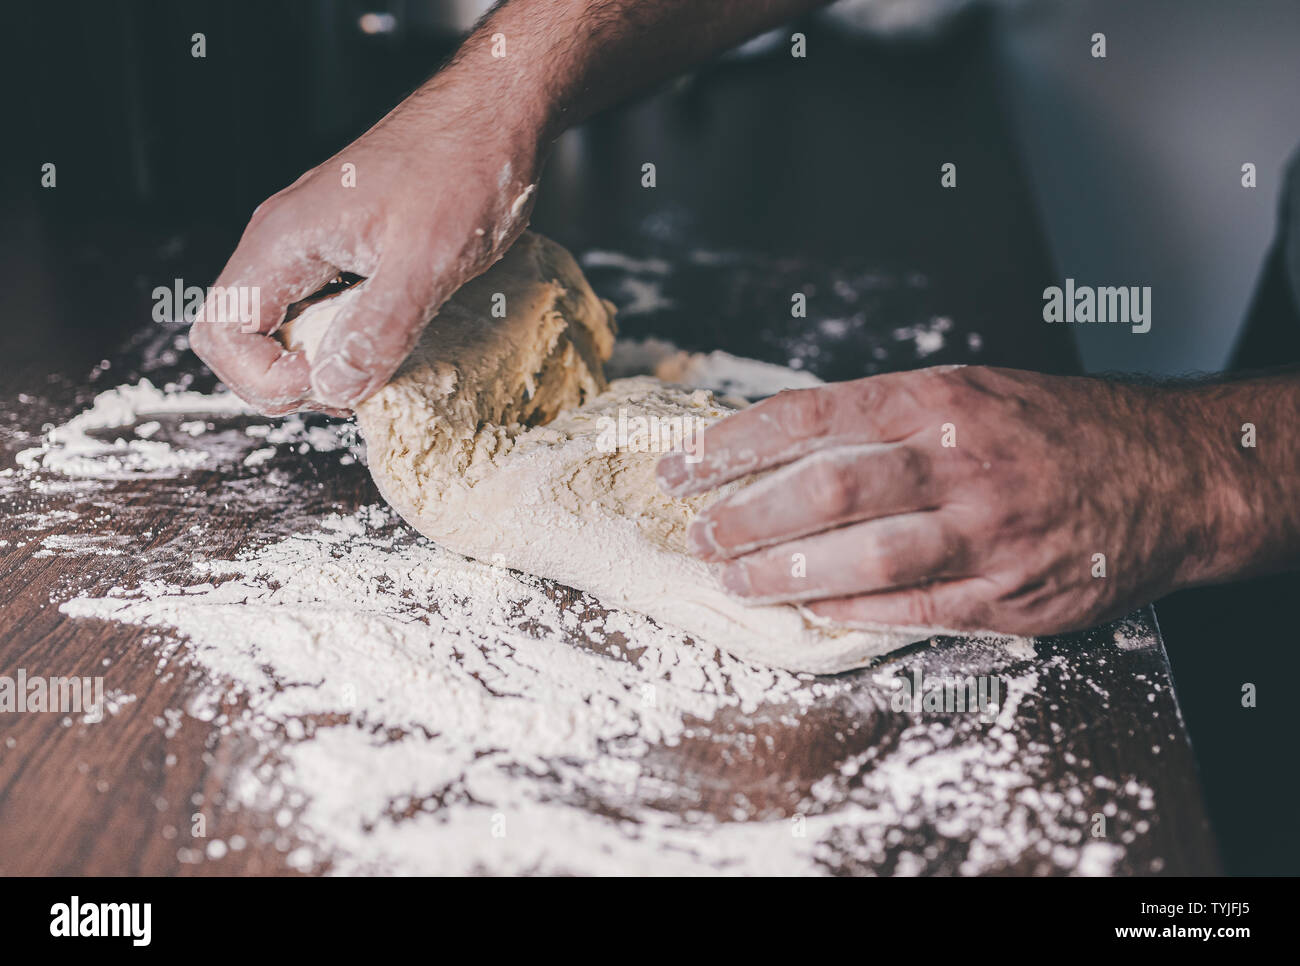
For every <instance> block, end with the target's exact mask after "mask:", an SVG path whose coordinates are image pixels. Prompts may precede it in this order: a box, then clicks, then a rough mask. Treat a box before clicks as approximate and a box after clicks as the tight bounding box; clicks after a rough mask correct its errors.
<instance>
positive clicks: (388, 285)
mask: <svg viewBox="0 0 1300 966" xmlns="http://www.w3.org/2000/svg"><path fill="white" fill-rule="evenodd" d="M449 288H450V286H449V284H448V282H447V281H446V280H445V278H444V276H443V275H442V273H439V272H437V271H435V270H434V268H433V267H432V261H431V259H430V257H429V256H428V255H427V254H421V253H413V254H410V255H399V256H392V257H386V258H384V259H382V260H381V261H380V264H379V268H378V270H377V271H376V272H375V274H374V275H373V276H371V278H369V279H368V280H367V281H366V282H365V284H364V286H363V287H362V288H361V289H360V290H359V291H358V292H357V297H356V298H355V299H354V300H352V302H351V303H350V304H349V305H347V306H346V307H344V308H343V309H341V310H340V311H339V314H338V317H337V318H335V319H334V321H333V322H332V323H331V324H330V327H329V331H328V332H327V333H326V334H325V336H324V338H322V339H321V342H320V347H319V348H318V349H317V351H316V354H315V357H314V358H315V363H314V364H313V366H312V372H311V382H312V389H313V392H314V395H315V398H316V399H318V400H320V401H321V402H323V403H325V404H327V405H329V406H333V407H336V408H342V409H352V408H353V407H355V406H356V405H357V404H358V403H359V402H361V401H362V400H363V399H365V398H367V397H368V396H370V395H371V394H372V393H374V392H376V391H378V390H379V389H380V388H382V387H383V385H384V384H385V383H386V382H388V380H389V378H390V377H391V376H392V375H393V373H394V372H396V371H397V367H398V366H400V365H401V364H402V361H403V360H404V359H405V358H406V357H407V355H409V354H410V352H411V350H412V349H413V348H414V347H415V343H416V341H417V340H418V339H419V338H420V333H421V332H422V331H424V327H425V325H426V324H427V323H428V321H429V319H430V318H431V317H432V316H433V314H434V312H436V311H437V309H438V307H439V306H440V305H441V304H442V302H443V300H444V299H445V298H446V296H447V295H448V294H450V292H449Z"/></svg>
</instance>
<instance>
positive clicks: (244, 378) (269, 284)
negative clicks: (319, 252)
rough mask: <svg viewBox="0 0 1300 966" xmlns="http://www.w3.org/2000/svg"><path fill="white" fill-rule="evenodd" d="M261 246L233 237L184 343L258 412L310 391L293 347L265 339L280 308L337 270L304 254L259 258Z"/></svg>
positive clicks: (301, 397)
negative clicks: (227, 258) (232, 247)
mask: <svg viewBox="0 0 1300 966" xmlns="http://www.w3.org/2000/svg"><path fill="white" fill-rule="evenodd" d="M264 248H265V246H263V245H260V244H246V243H245V242H244V241H241V242H240V247H239V249H237V250H236V252H235V254H234V255H233V256H232V257H231V260H230V263H229V264H227V266H226V268H225V270H224V271H223V272H222V273H221V277H220V278H218V279H217V282H216V284H215V285H214V286H213V287H212V290H211V291H210V293H209V295H208V299H207V300H206V301H205V302H204V305H203V310H202V312H201V314H200V316H199V318H198V319H197V320H196V321H195V323H194V325H193V327H192V328H191V329H190V346H191V348H193V349H194V351H195V353H197V354H198V356H199V358H201V359H202V360H203V361H204V362H206V363H207V364H208V366H209V368H211V369H212V371H213V372H215V373H216V374H217V376H218V377H219V378H220V379H221V381H222V382H224V383H225V384H226V385H228V386H229V387H230V388H231V389H232V390H234V392H236V393H237V394H238V395H239V396H241V397H243V398H244V399H247V400H248V401H249V402H251V403H253V404H254V405H255V406H258V407H259V408H262V409H284V407H286V406H288V407H293V406H296V405H297V404H299V403H301V402H302V401H303V400H304V399H305V398H306V397H307V395H308V393H309V392H310V389H311V377H310V368H309V366H308V364H307V360H306V358H305V357H304V356H303V355H302V353H300V352H287V351H286V350H285V348H284V346H282V345H281V344H280V343H279V342H277V341H276V340H274V339H272V338H270V335H269V333H271V332H274V331H275V330H276V329H277V328H278V327H279V326H280V324H281V323H282V322H283V321H284V316H285V312H286V311H287V309H288V307H289V306H290V305H291V304H292V303H294V302H296V301H298V300H299V299H302V298H305V297H306V296H308V295H310V294H312V293H313V292H315V291H316V290H317V289H318V288H320V287H321V286H322V285H324V284H325V283H326V282H328V281H329V280H330V278H332V277H333V276H334V275H335V274H336V272H337V270H336V269H335V268H334V266H332V265H330V264H328V263H327V262H325V261H323V260H322V259H320V258H318V257H316V256H314V255H312V254H310V253H309V252H306V251H295V252H292V253H290V254H288V255H284V254H280V255H279V256H278V260H275V259H273V258H269V257H267V258H263V255H262V253H263V251H264Z"/></svg>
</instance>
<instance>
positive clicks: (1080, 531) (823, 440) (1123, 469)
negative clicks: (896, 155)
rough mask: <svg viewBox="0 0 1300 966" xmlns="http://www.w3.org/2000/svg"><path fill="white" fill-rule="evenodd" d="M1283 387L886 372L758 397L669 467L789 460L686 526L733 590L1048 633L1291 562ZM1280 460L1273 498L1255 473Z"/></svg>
mask: <svg viewBox="0 0 1300 966" xmlns="http://www.w3.org/2000/svg"><path fill="white" fill-rule="evenodd" d="M1279 382H1280V384H1279V386H1278V389H1277V391H1270V389H1269V388H1268V386H1267V381H1265V380H1261V382H1260V383H1256V384H1253V383H1249V382H1243V383H1238V384H1228V385H1226V386H1212V387H1193V388H1184V389H1177V390H1172V389H1161V388H1159V387H1147V386H1136V385H1129V384H1124V383H1116V382H1108V381H1104V380H1099V379H1085V378H1063V377H1053V376H1044V375H1039V374H1035V373H1029V372H1018V371H1015V370H1008V369H992V368H984V367H944V368H935V369H926V370H921V371H918V372H908V373H898V374H891V375H884V376H878V377H874V378H869V379H861V380H858V381H855V382H848V383H840V384H836V385H828V386H826V387H824V388H817V389H806V390H799V391H795V392H785V393H781V394H780V395H778V396H775V397H773V398H771V399H768V400H765V401H763V402H761V403H759V404H758V405H756V406H754V407H753V408H751V409H748V410H743V411H741V412H739V413H737V414H736V415H734V416H731V417H729V418H727V419H726V420H724V421H723V422H721V423H719V424H718V425H716V426H713V427H710V428H709V429H708V430H706V431H705V433H704V434H703V437H702V439H701V453H702V457H703V458H702V460H700V461H699V462H697V463H688V462H687V461H686V460H685V458H684V456H683V454H679V453H674V454H669V455H667V456H665V457H664V458H663V459H662V460H661V461H660V464H659V468H658V476H659V480H660V483H661V485H662V486H663V487H664V488H665V489H666V490H667V491H668V492H670V493H674V494H679V495H685V494H690V493H699V492H702V491H705V490H708V489H711V488H713V487H717V486H719V485H721V484H723V483H726V482H728V481H730V480H734V479H737V478H740V477H742V476H746V475H748V474H751V473H755V472H759V471H763V470H769V469H772V468H774V467H783V468H781V469H778V470H776V471H775V472H773V473H770V474H768V475H766V476H764V477H762V478H761V479H759V480H758V481H757V482H755V483H754V484H753V485H751V486H749V487H747V488H745V489H743V490H742V491H740V492H738V493H735V494H732V495H730V496H728V497H726V498H725V499H722V500H719V501H718V502H717V503H715V504H713V505H712V506H710V507H709V508H708V509H706V510H705V511H703V512H701V513H700V515H699V516H698V517H697V518H696V520H695V521H694V522H693V523H692V526H691V528H690V531H689V534H688V539H689V541H690V545H691V548H692V550H693V551H694V552H696V553H697V554H699V555H700V556H702V557H704V558H705V559H708V560H713V561H718V562H720V570H721V573H720V579H721V581H722V584H723V586H724V587H725V588H726V589H727V590H729V591H730V592H731V593H733V594H735V595H737V596H739V597H741V598H743V599H746V600H749V601H752V602H754V603H772V602H794V601H804V602H814V603H811V604H810V609H811V610H813V611H814V612H815V613H817V614H819V615H822V616H824V617H827V618H831V619H833V620H836V621H841V622H845V623H850V624H865V625H875V626H879V625H893V626H912V627H932V628H943V629H952V630H981V629H987V630H994V631H1001V632H1006V633H1017V634H1048V633H1056V632H1062V631H1066V630H1072V629H1077V628H1080V627H1085V626H1089V625H1092V624H1095V623H1097V622H1098V621H1101V620H1103V619H1106V618H1109V617H1115V616H1118V615H1121V614H1124V613H1126V612H1128V611H1129V610H1131V609H1132V608H1134V607H1137V606H1140V605H1142V604H1145V603H1148V602H1149V601H1151V600H1153V599H1155V598H1157V597H1159V596H1161V595H1163V594H1165V593H1167V592H1169V591H1171V590H1173V589H1176V588H1179V587H1184V586H1189V585H1192V584H1195V583H1202V582H1207V581H1211V580H1218V579H1225V578H1227V577H1229V576H1232V575H1235V574H1240V573H1245V572H1250V571H1257V570H1260V569H1268V568H1269V567H1272V566H1277V565H1278V564H1282V563H1285V562H1286V561H1287V560H1288V559H1289V560H1290V561H1294V560H1295V558H1296V554H1297V551H1298V550H1300V547H1298V546H1297V540H1296V534H1297V531H1300V525H1298V524H1297V520H1296V517H1297V510H1296V502H1297V501H1296V500H1295V498H1294V497H1295V493H1296V490H1297V489H1298V488H1300V479H1298V477H1300V465H1297V463H1298V459H1297V454H1298V453H1300V449H1298V448H1297V446H1296V443H1295V441H1294V439H1293V438H1292V425H1291V424H1292V423H1293V422H1294V413H1295V411H1296V410H1295V409H1294V408H1293V407H1294V406H1295V403H1296V398H1297V396H1298V395H1300V393H1298V392H1297V381H1296V379H1295V378H1294V377H1293V376H1292V377H1288V378H1287V379H1285V380H1279ZM1243 407H1244V408H1243ZM1289 407H1290V408H1289ZM1251 408H1253V410H1254V414H1253V415H1254V418H1255V419H1256V420H1258V421H1260V423H1261V426H1265V425H1266V426H1268V430H1267V432H1268V434H1269V436H1270V438H1271V441H1270V443H1269V444H1268V445H1269V448H1270V450H1271V451H1272V455H1271V456H1270V457H1269V458H1268V459H1267V460H1266V461H1263V462H1258V463H1257V462H1255V460H1256V458H1257V456H1259V455H1261V454H1259V451H1258V449H1252V448H1249V447H1243V446H1242V445H1241V437H1242V423H1243V422H1244V421H1246V420H1248V419H1250V418H1251V415H1252V413H1251V411H1250V410H1251ZM1288 414H1289V415H1288ZM1259 432H1260V433H1265V432H1266V430H1265V429H1263V428H1260V429H1259ZM1275 460H1276V462H1275ZM1270 464H1271V465H1272V466H1273V467H1274V469H1272V470H1271V469H1270ZM1287 467H1289V473H1288V470H1287V469H1286V468H1287ZM1278 468H1280V469H1281V473H1280V475H1281V476H1283V477H1286V476H1288V475H1289V480H1285V481H1283V483H1285V486H1283V487H1282V488H1281V489H1280V491H1279V490H1278V486H1277V484H1278V481H1269V480H1267V479H1260V478H1259V477H1260V476H1261V475H1263V476H1265V477H1267V475H1268V474H1269V473H1270V472H1275V471H1276V470H1277V469H1278ZM1286 486H1289V490H1288V489H1286ZM1287 493H1289V494H1290V497H1291V498H1290V503H1289V504H1287V503H1283V504H1282V505H1278V504H1274V507H1275V508H1276V509H1277V510H1278V511H1279V512H1278V513H1277V514H1276V515H1275V516H1274V517H1273V518H1271V519H1269V520H1268V521H1267V522H1266V521H1265V519H1264V514H1263V512H1262V511H1264V510H1265V507H1266V506H1267V501H1268V500H1270V499H1271V498H1274V499H1281V500H1284V499H1286V495H1287ZM1265 531H1269V532H1270V533H1271V534H1272V539H1269V538H1267V537H1266V534H1265Z"/></svg>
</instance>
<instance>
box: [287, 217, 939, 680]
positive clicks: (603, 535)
mask: <svg viewBox="0 0 1300 966" xmlns="http://www.w3.org/2000/svg"><path fill="white" fill-rule="evenodd" d="M362 284H364V283H362ZM356 291H357V289H356V288H353V289H349V290H346V291H344V292H343V293H342V294H340V295H337V296H334V297H332V298H329V299H327V300H325V301H322V302H318V303H316V304H313V305H311V306H309V307H308V308H307V309H306V310H304V311H303V313H302V314H301V315H300V316H298V317H297V318H296V319H294V320H293V321H292V322H290V323H288V324H287V325H286V326H285V328H284V330H283V332H282V338H284V339H285V341H286V343H287V344H289V345H291V346H294V347H298V346H301V347H303V348H305V349H306V350H307V353H308V356H309V357H311V356H312V354H313V352H314V350H315V347H316V345H317V344H318V343H319V340H320V338H321V336H323V334H324V332H325V331H326V329H327V328H328V326H329V323H330V321H331V320H332V319H333V318H334V316H335V315H336V314H337V313H338V311H339V309H340V308H341V307H342V306H343V305H344V304H346V302H347V301H349V300H350V299H351V298H353V297H355V294H356ZM502 296H504V307H505V313H506V314H505V317H504V318H497V317H494V316H493V312H492V309H493V305H494V300H495V304H497V305H501V304H502V303H501V297H502ZM498 314H499V313H498ZM613 347H614V325H613V307H612V306H611V305H610V304H609V303H607V302H604V301H602V300H601V299H599V298H597V297H596V295H595V293H594V292H592V290H591V286H590V285H588V284H587V280H586V279H585V278H584V277H583V275H582V272H581V270H580V269H579V268H578V266H577V264H576V263H575V262H574V260H573V258H572V257H571V256H570V255H569V253H568V252H567V251H565V250H564V249H563V248H561V247H560V246H559V245H557V244H555V243H554V242H552V241H550V240H548V239H545V238H543V237H541V236H539V235H535V234H525V235H523V236H522V237H521V238H520V240H519V241H518V242H516V243H515V245H514V246H513V247H512V248H511V249H510V251H509V252H508V253H507V254H506V256H505V257H504V258H503V259H502V260H501V261H500V262H498V263H497V264H496V265H495V266H493V267H492V268H491V269H490V270H489V271H487V272H486V273H484V274H483V275H481V276H480V277H479V278H477V279H475V280H473V281H472V282H470V283H469V284H467V285H465V286H464V287H463V288H462V289H460V291H459V292H457V293H456V295H455V296H454V297H453V298H452V299H451V300H450V301H449V302H448V303H447V304H446V305H445V306H444V307H443V308H442V311H441V312H439V314H438V315H437V317H435V318H434V319H433V320H432V321H431V322H430V323H429V326H428V328H427V329H426V330H425V332H424V334H423V336H422V337H421V340H420V343H419V345H418V346H417V347H416V349H415V351H414V352H413V353H412V355H411V356H410V358H409V359H408V360H407V361H406V362H405V363H404V364H403V366H402V368H401V369H400V370H399V371H398V373H397V374H396V375H395V376H394V377H393V379H392V381H391V382H390V383H389V384H388V385H387V386H386V387H385V388H384V389H382V390H380V391H379V392H378V393H376V394H375V395H374V396H372V397H370V398H369V399H367V400H366V401H365V402H364V403H362V404H361V406H360V407H359V408H358V409H357V421H358V423H359V426H360V430H361V434H362V436H363V437H364V438H365V441H366V448H367V454H368V460H369V464H370V472H371V474H372V475H373V476H374V479H375V483H376V484H377V485H378V487H379V489H380V491H381V492H382V493H383V495H384V497H385V499H387V500H388V502H389V503H391V504H392V505H393V507H394V508H395V509H396V510H397V511H398V513H400V514H401V515H402V517H403V518H404V519H405V520H406V521H407V522H409V523H410V524H411V525H412V526H414V527H415V528H416V529H417V530H419V531H420V532H421V533H423V534H425V535H426V536H428V537H429V538H430V539H432V540H434V541H435V542H437V543H438V544H441V545H442V546H444V547H447V548H449V549H451V550H454V551H456V552H458V553H462V554H465V555H466V556H469V557H474V558H477V559H479V560H484V561H490V562H493V563H496V564H498V565H501V566H505V567H511V568H514V569H516V570H521V571H526V572H528V573H532V574H537V575H539V576H542V577H549V578H552V579H554V580H557V581H559V582H561V583H563V584H567V585H568V586H571V587H574V588H577V589H579V590H584V591H587V592H589V593H591V594H593V595H594V596H595V597H597V598H598V599H599V600H601V601H602V602H603V603H604V604H606V605H607V606H610V607H622V608H629V609H632V610H636V611H640V612H641V613H643V614H646V615H648V616H650V617H652V618H653V619H655V620H656V621H658V622H660V623H661V624H666V625H670V626H673V627H677V628H680V629H681V630H683V631H685V632H686V633H687V634H689V635H690V636H691V637H692V638H694V639H695V640H696V641H698V642H700V643H703V644H709V645H714V646H717V647H719V648H722V649H723V650H726V651H728V652H730V653H732V654H735V655H736V656H738V657H741V658H744V659H747V660H752V661H757V662H761V663H765V664H769V665H774V666H777V667H782V668H787V669H790V670H798V671H812V672H816V673H834V672H837V671H844V670H847V669H849V668H855V667H860V666H862V665H863V664H866V663H868V662H869V661H870V660H871V659H872V658H874V657H876V656H878V655H880V654H884V653H885V652H887V651H890V650H892V649H894V648H897V647H901V646H903V645H905V644H909V643H912V642H913V641H915V640H917V639H918V638H919V637H923V636H924V635H923V634H916V633H883V632H870V631H862V630H850V629H847V628H843V627H834V626H830V625H827V624H826V623H825V622H821V621H819V620H817V619H816V618H814V617H813V616H812V615H811V614H809V613H808V612H806V611H804V610H802V609H800V608H798V607H794V606H786V605H781V606H761V607H750V606H746V605H744V604H741V603H739V602H738V601H736V600H733V599H732V598H730V597H728V596H727V595H726V594H725V593H724V592H723V591H721V590H720V589H719V588H718V587H717V585H716V583H715V581H714V579H713V577H712V575H711V573H710V570H709V567H708V566H707V565H706V564H705V563H704V562H702V561H700V560H698V559H696V558H695V557H693V556H691V555H690V554H689V553H687V551H686V540H685V537H686V527H687V524H688V523H689V522H690V520H691V517H692V516H693V515H694V514H695V512H696V511H697V510H698V509H699V508H700V507H702V506H703V505H705V504H706V503H708V502H710V501H711V500H713V499H716V498H717V497H716V494H710V495H704V496H699V497H693V498H688V499H679V498H673V497H669V496H667V495H665V494H664V493H663V492H662V491H661V490H660V489H659V487H658V485H657V484H656V483H655V479H654V467H655V462H656V460H657V459H658V457H659V455H660V454H661V452H662V451H663V450H662V447H649V446H644V445H643V446H641V447H640V448H641V449H643V450H645V451H640V452H638V451H634V449H635V448H636V447H634V446H622V447H618V448H614V449H612V451H611V447H610V445H609V443H610V442H611V432H610V431H611V428H612V427H613V426H614V425H617V420H618V419H619V417H620V411H621V412H622V415H623V417H624V418H625V419H626V420H633V419H635V418H636V417H649V416H658V417H660V418H661V419H670V420H671V419H673V418H679V419H680V418H682V417H685V418H687V419H693V420H703V421H708V422H712V421H716V420H718V419H721V418H722V417H724V416H725V415H727V414H728V413H729V412H732V411H733V410H732V409H731V408H729V407H727V406H725V405H722V404H721V403H720V402H719V401H718V400H716V399H714V397H713V395H712V393H710V392H708V391H707V390H703V389H696V390H692V389H690V388H683V387H680V386H675V385H669V384H666V383H663V382H661V381H660V380H658V379H656V378H654V377H651V376H636V377H631V378H624V379H617V380H614V381H613V382H610V383H608V384H606V382H605V378H604V375H603V372H602V363H603V362H604V360H606V359H608V358H609V356H610V354H611V352H612V351H613ZM625 425H629V426H631V427H633V428H635V427H636V424H635V423H628V424H625ZM661 425H662V424H661ZM669 425H673V424H671V423H670V424H669ZM678 425H698V424H678ZM630 439H631V440H632V441H633V442H634V443H635V442H637V441H638V437H637V436H635V435H633V436H631V437H630ZM645 439H646V437H645V435H644V434H642V435H641V436H640V437H639V440H640V441H641V442H642V443H644V441H645ZM685 439H686V441H687V442H688V443H689V442H691V440H692V437H691V436H690V435H689V434H688V435H686V436H685ZM739 485H743V484H732V485H731V486H730V487H728V488H727V489H726V490H724V491H723V492H729V491H734V490H735V489H736V488H737V486H739Z"/></svg>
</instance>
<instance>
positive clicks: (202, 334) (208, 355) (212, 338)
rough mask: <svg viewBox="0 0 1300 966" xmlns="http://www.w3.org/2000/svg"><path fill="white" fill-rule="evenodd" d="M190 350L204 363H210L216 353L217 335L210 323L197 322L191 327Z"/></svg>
mask: <svg viewBox="0 0 1300 966" xmlns="http://www.w3.org/2000/svg"><path fill="white" fill-rule="evenodd" d="M189 340H190V349H191V350H193V352H194V354H195V355H196V356H198V357H199V358H200V359H202V360H203V361H204V362H208V363H210V362H211V361H212V357H213V356H214V355H215V353H216V334H215V332H214V331H213V326H212V324H211V323H210V322H195V323H194V324H193V325H192V326H190V334H189Z"/></svg>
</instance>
